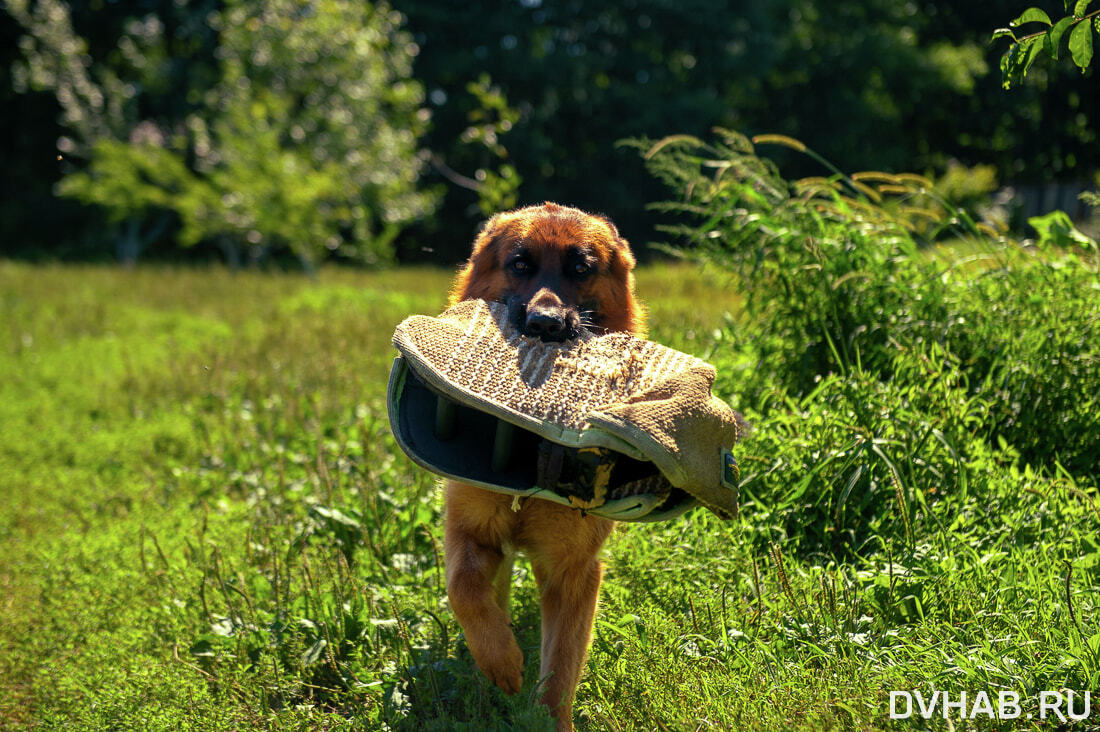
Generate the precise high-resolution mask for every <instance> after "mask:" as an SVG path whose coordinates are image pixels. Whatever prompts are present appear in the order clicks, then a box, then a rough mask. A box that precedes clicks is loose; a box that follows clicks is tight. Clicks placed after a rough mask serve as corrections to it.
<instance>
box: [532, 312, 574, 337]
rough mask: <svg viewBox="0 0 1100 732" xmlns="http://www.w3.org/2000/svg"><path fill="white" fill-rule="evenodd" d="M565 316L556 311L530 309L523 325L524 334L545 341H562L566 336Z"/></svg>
mask: <svg viewBox="0 0 1100 732" xmlns="http://www.w3.org/2000/svg"><path fill="white" fill-rule="evenodd" d="M566 330H567V329H566V324H565V316H564V315H563V314H562V313H561V312H559V311H556V310H550V309H545V308H540V309H530V310H528V311H527V319H526V320H525V321H524V323H523V334H524V335H528V336H531V337H532V338H541V339H542V340H544V341H562V340H565V334H566Z"/></svg>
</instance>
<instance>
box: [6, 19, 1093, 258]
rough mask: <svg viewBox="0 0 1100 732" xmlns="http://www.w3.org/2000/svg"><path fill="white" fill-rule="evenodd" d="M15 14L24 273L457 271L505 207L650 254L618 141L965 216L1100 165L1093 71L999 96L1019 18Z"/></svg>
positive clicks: (646, 218) (9, 209)
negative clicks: (378, 265) (597, 215)
mask: <svg viewBox="0 0 1100 732" xmlns="http://www.w3.org/2000/svg"><path fill="white" fill-rule="evenodd" d="M4 3H5V5H6V7H7V8H8V13H7V14H0V41H2V40H9V41H10V44H5V45H4V46H3V48H5V49H7V50H3V51H0V67H2V71H3V73H0V98H3V99H4V103H5V108H6V109H13V110H15V111H16V113H15V114H8V115H5V119H4V120H3V121H2V122H0V124H2V125H3V130H0V132H2V133H3V139H4V143H3V146H4V150H5V158H6V159H7V160H8V165H7V166H6V167H7V168H8V173H9V174H8V175H7V176H6V177H5V180H4V182H3V183H2V184H0V185H3V187H4V188H3V190H2V194H3V202H2V203H0V206H2V208H0V239H2V241H3V242H4V244H3V246H4V247H5V252H6V253H8V254H21V255H23V256H34V255H41V254H43V253H45V254H47V255H55V256H73V255H76V256H96V255H103V254H112V255H113V254H115V253H117V254H120V255H126V256H130V255H133V256H136V252H137V251H138V250H141V249H142V248H143V246H144V247H145V251H146V252H147V253H148V254H151V255H156V256H176V255H175V252H177V251H178V247H179V246H180V245H188V246H191V249H190V250H189V251H190V252H191V253H192V256H197V257H210V256H219V257H225V258H228V259H230V260H233V259H237V260H241V259H246V258H248V257H250V256H251V257H257V256H263V255H264V254H265V253H269V252H275V253H278V252H292V253H294V254H295V255H296V256H297V257H298V258H300V259H302V260H303V261H306V262H314V261H317V260H318V259H319V258H320V257H323V256H331V255H335V256H337V257H350V258H354V259H356V260H358V261H366V262H384V261H387V260H388V259H390V258H391V257H393V256H396V257H398V258H399V259H400V260H403V261H409V260H416V259H431V260H433V261H437V260H441V259H442V260H446V261H456V260H458V259H461V258H462V257H463V256H464V255H465V253H466V251H467V248H468V246H469V241H470V239H471V237H472V235H473V232H474V231H475V229H476V227H477V225H478V223H479V222H480V220H481V219H482V218H483V217H484V216H485V215H486V214H487V213H489V212H491V211H492V210H496V209H499V208H504V207H507V206H510V205H514V204H517V203H519V204H523V203H530V202H539V201H542V200H546V199H554V200H560V201H563V202H567V203H570V204H573V205H578V206H581V207H584V208H588V209H592V210H598V211H603V212H605V213H607V214H609V215H611V216H613V217H614V218H615V220H616V222H617V223H618V224H619V225H620V227H621V228H622V229H623V231H624V233H625V234H626V236H627V237H628V238H630V239H631V240H632V241H633V242H634V243H635V245H636V246H638V247H639V248H641V245H643V244H644V243H645V242H646V241H647V240H649V239H652V238H654V234H653V225H654V222H655V219H654V218H653V217H654V214H653V213H652V212H650V211H648V210H647V208H646V206H647V204H648V203H649V202H651V201H655V200H660V199H661V198H662V197H663V196H664V195H665V192H664V191H663V190H662V189H661V187H660V184H659V183H658V182H656V181H655V180H653V179H652V178H651V177H649V176H648V175H647V174H646V173H645V172H644V167H643V165H642V161H641V160H640V159H639V158H638V156H637V153H636V151H635V150H633V149H630V148H624V147H621V146H619V145H618V144H617V143H618V142H619V141H621V140H623V139H625V138H631V137H642V136H648V137H651V138H652V137H660V136H663V135H666V134H671V133H688V134H695V135H706V134H707V132H708V130H710V129H711V128H712V127H714V126H722V127H728V128H735V129H739V130H741V131H744V132H747V133H750V134H755V133H763V132H776V133H783V134H788V135H792V136H794V137H797V138H799V139H802V140H804V141H805V142H806V143H807V144H809V145H810V146H811V147H813V148H814V149H816V150H818V151H819V152H821V153H822V154H823V155H824V156H825V157H827V158H829V159H831V160H833V161H836V162H837V163H839V164H841V165H842V166H843V167H844V168H845V169H848V170H860V169H885V170H891V171H901V170H915V171H916V172H920V173H924V174H928V175H932V176H934V177H937V178H939V177H941V176H948V179H947V185H946V187H945V190H961V191H964V192H965V195H966V196H968V199H967V202H969V201H970V198H973V196H974V195H975V191H978V195H987V194H988V193H991V192H992V191H993V190H996V189H998V188H1002V187H1004V186H1008V185H1012V186H1014V187H1015V188H1016V190H1017V191H1018V192H1020V191H1022V192H1024V193H1025V194H1026V195H1025V199H1026V198H1027V197H1028V196H1030V198H1031V199H1036V197H1039V198H1041V197H1042V196H1044V195H1046V196H1047V198H1050V195H1049V193H1050V191H1051V190H1054V191H1056V192H1057V191H1059V190H1061V189H1060V188H1057V187H1055V184H1058V185H1060V186H1062V187H1064V189H1065V190H1066V191H1069V192H1070V193H1069V194H1067V195H1063V196H1061V199H1058V196H1057V195H1055V197H1054V199H1052V200H1053V202H1054V205H1051V206H1048V208H1051V207H1055V206H1056V205H1063V206H1064V205H1065V203H1064V201H1065V200H1068V201H1070V202H1073V201H1075V196H1076V191H1079V190H1081V189H1082V188H1084V187H1087V186H1089V185H1091V184H1093V182H1094V176H1095V174H1096V164H1095V161H1096V160H1100V141H1098V140H1097V136H1096V133H1095V120H1096V117H1097V114H1098V113H1100V109H1098V105H1100V95H1096V94H1094V93H1090V91H1089V90H1090V89H1092V87H1093V85H1094V80H1093V77H1092V74H1093V73H1094V70H1093V69H1091V68H1090V69H1087V70H1086V74H1085V77H1084V78H1082V75H1081V72H1080V70H1078V69H1077V68H1076V67H1075V66H1074V65H1073V64H1072V62H1071V61H1070V60H1069V59H1068V58H1063V59H1060V60H1051V61H1050V62H1049V63H1046V64H1043V65H1041V66H1039V65H1036V66H1035V67H1033V68H1032V70H1031V71H1030V73H1029V75H1028V78H1027V80H1026V82H1025V83H1023V84H1020V85H1018V86H1017V88H1014V89H1013V90H1011V91H1009V92H1005V91H1004V90H1003V89H1002V85H1001V78H1000V73H999V71H998V57H999V53H1000V52H1002V51H1003V48H1001V47H997V46H992V45H990V43H989V39H990V36H991V34H992V31H993V29H995V28H997V27H999V26H1003V25H1004V24H1005V21H1006V19H1011V18H1014V17H1016V16H1017V15H1018V14H1019V13H1020V11H1021V10H1022V9H1023V8H1022V7H1021V5H1020V4H1019V3H1018V2H1015V1H1012V2H1009V1H1008V0H998V1H997V2H991V3H979V4H970V5H959V4H957V3H948V2H945V1H943V0H935V1H928V2H916V1H914V2H903V3H897V2H889V1H888V0H868V1H867V2H859V3H855V2H832V3H824V2H821V1H820V0H782V1H781V2H768V3H763V2H759V3H737V4H734V3H724V2H704V1H703V0H682V1H680V2H675V3H673V2H668V0H626V2H623V3H619V4H614V5H607V4H594V3H583V2H581V1H580V0H560V1H556V2H551V1H549V0H516V1H513V2H506V3H500V2H493V3H490V2H484V1H482V0H472V1H471V2H468V3H465V4H464V5H463V7H462V10H461V12H458V11H456V9H455V6H454V5H453V3H447V2H442V0H395V1H394V9H395V10H390V9H388V8H385V7H384V6H382V5H378V6H375V8H374V9H372V8H371V7H370V6H366V5H363V4H361V3H356V4H354V5H353V4H351V3H343V2H336V1H335V0H331V1H325V0H317V1H315V2H303V1H301V0H278V1H277V2H272V3H260V2H258V0H256V1H254V2H243V1H242V0H234V1H232V2H227V3H222V2H214V1H213V0H196V1H195V2H191V3H178V2H168V1H167V0H147V1H146V2H143V3H141V4H140V5H134V4H113V3H96V2H93V3H91V4H90V5H88V4H84V3H79V4H72V5H71V6H70V5H69V4H66V3H62V2H61V0H37V1H35V0H4ZM119 5H126V7H119ZM66 9H67V12H68V15H69V17H71V24H72V25H71V28H72V32H71V39H70V40H67V41H62V40H61V39H60V38H58V37H56V36H57V34H59V33H61V32H62V30H59V29H63V27H64V24H63V23H58V22H54V20H51V19H56V18H59V17H61V14H62V13H63V12H64V11H66ZM1053 10H1059V11H1060V10H1061V7H1059V8H1052V11H1053ZM395 11H399V12H400V13H401V14H402V15H403V18H402V17H399V16H398V15H397V13H396V12H395ZM36 18H37V19H38V20H36ZM231 18H232V19H233V20H232V21H231V22H230V21H229V19H231ZM36 23H38V26H36V25H35V24H36ZM36 28H37V29H36ZM51 44H52V45H51ZM81 44H86V46H81ZM51 58H52V59H53V60H52V61H51V60H50V59H51ZM66 58H67V59H69V60H68V61H65V60H64V59H66ZM36 65H37V66H36ZM9 69H10V72H9V71H8V70H9ZM51 69H52V71H51ZM51 74H52V75H53V79H54V81H52V82H51V80H50V78H51V76H50V75H51ZM66 74H68V76H66ZM82 74H83V76H81V75H82ZM84 77H86V78H87V80H88V84H90V85H93V86H95V87H96V88H98V89H99V93H100V95H101V96H102V99H103V101H102V103H100V104H99V106H97V105H96V103H94V98H95V95H94V94H92V96H91V97H88V93H87V85H82V84H83V81H82V79H83V78H84ZM58 80H61V81H63V82H64V83H61V82H60V81H58ZM72 108H76V109H78V110H79V111H81V113H82V114H83V115H84V116H83V117H82V118H81V120H74V118H73V112H72ZM84 110H90V111H87V112H85V111H84ZM95 115H99V117H98V118H97V117H95ZM93 118H95V120H98V121H95V130H96V131H94V132H92V131H82V128H79V127H80V125H84V126H85V127H88V126H90V125H91V124H92V123H91V122H88V120H89V119H93ZM78 128H79V129H78ZM101 140H105V141H107V142H100V144H99V146H98V147H97V142H99V141H101ZM58 154H61V155H62V159H61V160H60V161H58V160H57V155H58ZM168 160H171V161H173V162H167V161H168ZM780 163H781V165H783V169H784V173H785V174H787V175H789V176H791V177H797V176H799V175H804V174H814V173H820V172H822V171H820V170H817V169H814V168H813V166H812V163H811V162H808V161H807V160H805V159H804V158H799V157H792V158H790V159H788V160H780ZM979 166H980V167H979ZM972 169H975V171H976V172H975V174H974V180H968V179H967V178H968V172H967V171H970V170H972ZM61 178H64V179H65V180H64V183H63V184H62V185H61V186H60V187H59V188H58V190H59V192H60V193H62V194H65V195H68V196H70V197H72V198H71V199H69V202H65V201H58V200H56V199H52V198H51V197H50V191H51V189H52V188H53V187H54V185H55V184H56V183H57V181H58V180H59V179H61ZM979 189H980V190H979ZM74 201H83V202H85V204H94V205H76V204H75V203H74ZM437 202H438V204H439V205H438V207H436V204H437ZM1023 205H1025V207H1026V206H1029V205H1033V204H1031V203H1028V201H1027V200H1024V201H1023ZM1034 205H1036V206H1037V205H1038V204H1034ZM1037 212H1038V210H1037V209H1036V210H1032V211H1029V212H1028V213H1037ZM1020 218H1021V220H1022V217H1020ZM107 231H110V232H111V233H110V235H105V232H107Z"/></svg>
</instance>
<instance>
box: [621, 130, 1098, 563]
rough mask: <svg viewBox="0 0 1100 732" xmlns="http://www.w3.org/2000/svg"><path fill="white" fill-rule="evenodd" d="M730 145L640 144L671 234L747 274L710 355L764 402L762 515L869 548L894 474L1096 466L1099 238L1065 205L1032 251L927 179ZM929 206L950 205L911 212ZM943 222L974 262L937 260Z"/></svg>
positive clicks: (735, 385)
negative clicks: (857, 522)
mask: <svg viewBox="0 0 1100 732" xmlns="http://www.w3.org/2000/svg"><path fill="white" fill-rule="evenodd" d="M719 137H720V139H719V141H718V142H716V143H713V144H707V143H704V142H702V141H700V140H698V139H695V138H691V137H685V136H677V137H672V138H666V139H664V140H661V141H659V142H657V143H648V142H638V143H635V145H636V146H638V147H639V148H641V149H643V150H644V153H645V157H646V160H647V162H648V164H649V166H650V168H651V170H652V171H653V172H654V174H656V175H657V176H658V177H660V178H661V179H662V180H664V181H665V182H666V183H668V184H670V185H671V186H672V187H673V188H674V189H675V190H677V192H679V193H680V194H681V199H680V200H678V201H675V202H671V203H666V204H662V205H661V206H660V208H661V209H662V210H664V211H666V212H668V213H671V214H674V215H676V216H678V217H679V219H678V220H679V223H678V224H677V225H674V226H669V227H667V231H669V232H670V233H674V234H676V235H678V236H679V237H680V246H679V249H678V250H677V251H680V252H681V253H686V254H688V255H689V256H693V257H696V258H700V259H704V260H706V261H708V262H711V263H713V264H717V265H719V266H721V267H725V268H728V269H733V270H734V271H736V272H737V274H738V276H739V277H740V280H741V282H743V286H744V289H745V298H746V299H745V304H746V310H747V314H748V316H749V318H748V324H747V325H744V324H743V325H740V326H734V325H732V324H727V326H726V327H727V330H732V331H733V332H730V333H728V336H727V337H726V338H725V341H726V342H727V343H729V344H732V349H731V350H726V351H718V352H717V353H715V354H714V356H715V358H716V359H717V360H718V361H719V362H720V364H722V365H724V366H725V369H723V368H722V366H721V365H720V368H719V370H720V371H722V370H726V371H728V372H729V373H730V374H732V377H731V378H732V381H725V382H722V384H721V386H722V388H728V389H729V390H730V392H731V393H733V394H737V395H739V397H740V399H741V402H740V403H741V406H742V407H743V408H746V409H747V410H748V411H750V413H753V412H755V413H756V414H753V415H752V416H755V417H756V418H757V421H758V423H760V425H759V433H758V434H760V435H761V436H760V437H756V438H754V439H755V440H758V441H759V442H758V443H757V444H758V447H757V448H756V449H757V451H758V452H757V454H760V455H765V456H769V457H770V458H774V462H773V463H769V467H768V468H766V469H765V470H764V471H763V472H761V473H758V474H755V477H754V481H756V483H757V484H758V485H759V490H761V491H763V492H762V494H761V496H762V497H761V496H758V498H760V501H761V504H762V505H766V506H769V509H768V511H770V510H771V508H770V507H771V506H776V505H782V506H787V507H788V509H790V510H791V511H792V512H793V513H791V514H790V515H789V516H788V518H787V519H783V520H781V521H779V523H778V524H777V525H776V527H777V528H779V529H781V530H782V531H783V532H784V533H787V534H789V531H790V528H791V525H790V524H789V519H792V520H793V518H794V517H795V516H797V520H798V533H799V534H801V535H802V536H803V538H806V539H811V540H812V543H813V544H814V545H817V546H830V545H835V543H836V537H837V536H838V535H839V533H843V532H847V535H846V538H845V543H852V544H855V545H858V544H859V543H860V541H861V539H860V535H861V532H864V531H870V532H872V533H874V532H875V531H878V530H880V529H881V526H880V524H881V522H882V521H884V520H885V518H884V517H885V516H886V513H884V512H885V511H886V507H887V506H888V505H889V504H890V503H891V500H892V498H891V497H892V496H893V491H892V490H891V489H890V488H889V486H888V484H889V483H890V482H891V481H893V480H900V482H901V484H902V485H908V486H911V487H912V491H913V494H912V496H911V497H910V498H911V499H912V500H919V497H920V496H926V495H929V494H930V492H932V491H941V490H944V489H958V488H960V487H961V486H964V485H965V481H966V477H965V471H962V472H960V468H959V467H958V461H960V460H961V461H963V462H966V461H968V460H973V459H976V457H977V456H979V455H987V454H989V453H990V451H991V450H1000V451H1002V452H1004V451H1008V453H1011V454H1014V455H1016V456H1017V457H1019V458H1021V459H1023V460H1024V461H1026V462H1028V463H1030V464H1034V465H1038V466H1043V467H1045V468H1046V469H1048V470H1050V471H1057V470H1060V469H1061V470H1067V471H1069V472H1070V473H1071V474H1073V475H1076V476H1078V477H1081V478H1087V477H1088V476H1089V475H1090V474H1091V471H1092V470H1093V468H1094V466H1095V465H1096V464H1097V462H1098V460H1100V427H1098V425H1097V423H1096V420H1095V416H1094V415H1095V412H1096V410H1097V399H1098V395H1100V318H1097V316H1096V309H1095V302H1097V298H1098V294H1100V279H1098V277H1097V268H1096V257H1095V244H1094V243H1093V242H1092V241H1091V240H1090V239H1088V238H1087V237H1085V236H1084V235H1083V234H1081V233H1080V232H1077V231H1076V230H1075V229H1072V226H1070V227H1069V228H1068V229H1067V228H1066V227H1065V226H1061V224H1064V223H1065V222H1064V221H1063V220H1062V218H1059V217H1058V216H1057V215H1052V216H1051V217H1047V218H1046V219H1043V220H1037V225H1038V226H1040V228H1041V230H1042V231H1043V232H1045V235H1044V236H1043V237H1042V238H1041V239H1040V243H1039V245H1038V246H1037V247H1035V248H1030V249H1025V248H1022V247H1021V246H1020V245H1018V244H1016V243H1013V242H1007V241H1004V240H1002V239H1000V238H997V237H995V236H994V235H993V232H992V231H991V230H989V229H988V228H987V227H984V226H983V225H980V224H975V223H974V222H973V221H972V220H971V219H970V217H969V216H968V215H967V214H965V213H964V212H960V211H956V210H951V209H950V208H948V207H947V205H946V203H944V202H942V201H937V200H936V199H934V198H933V196H934V194H933V192H932V189H931V185H930V184H929V183H928V181H926V180H925V179H923V178H921V177H920V176H915V175H904V174H903V175H892V174H887V173H877V172H875V173H870V172H868V173H862V174H855V175H851V176H847V175H844V174H842V173H840V172H839V171H837V170H836V169H835V168H831V166H829V167H830V168H831V170H832V171H833V175H832V176H831V177H828V178H808V179H803V180H799V181H793V182H791V181H787V180H785V179H783V178H782V176H781V175H780V174H779V172H778V171H777V169H776V167H775V166H774V165H773V164H772V163H771V162H770V161H768V160H766V159H764V158H761V157H759V156H757V155H756V152H755V145H754V141H755V143H756V144H763V143H777V144H781V145H784V146H786V147H789V148H794V149H796V150H800V151H803V152H805V153H806V154H808V155H810V156H813V157H815V158H816V155H815V154H814V153H813V152H812V151H810V150H806V149H805V147H804V146H802V144H801V143H799V142H798V141H797V140H792V139H790V138H785V137H781V136H774V135H766V136H760V137H757V138H755V140H754V141H750V140H748V139H747V138H745V137H743V136H741V135H739V134H737V133H734V132H729V131H720V136H719ZM818 159H819V160H820V158H818ZM821 162H822V163H823V164H825V165H828V163H827V162H825V161H823V160H822V161H821ZM928 200H933V201H936V203H937V205H939V206H940V207H941V208H942V209H943V210H946V211H949V212H950V213H949V215H946V216H940V215H938V214H936V213H935V212H934V211H932V210H931V209H930V208H928V207H918V206H916V205H914V204H915V203H917V202H920V201H928ZM1061 216H1062V217H1063V218H1064V214H1061ZM1044 226H1045V228H1042V227H1044ZM1070 231H1072V232H1073V233H1072V235H1071V234H1070V233H1069V232H1070ZM945 233H949V234H951V235H952V236H953V237H955V238H957V237H959V236H960V235H961V236H963V237H965V238H966V239H967V240H968V242H969V245H970V249H971V250H972V251H977V252H979V254H977V255H975V256H970V257H968V258H967V259H959V260H957V261H952V258H951V257H949V256H948V257H945V256H942V255H933V254H932V253H931V252H929V251H926V245H927V244H930V243H932V242H934V241H936V240H937V238H939V237H941V236H942V235H943V234H945ZM734 350H736V351H740V353H734V352H733V351H734ZM746 353H747V354H749V355H748V356H746ZM747 359H748V360H750V361H751V363H752V364H753V365H751V366H748V365H747V364H746V360H747ZM876 405H878V406H877V407H876ZM891 405H893V406H891ZM876 409H879V411H876ZM790 420H794V422H791V421H790ZM796 423H797V424H796ZM810 424H814V425H817V427H816V428H815V429H813V430H809V429H808V425H810ZM877 440H885V441H886V442H885V443H883V442H876V441H877ZM791 442H793V443H795V444H796V445H797V448H796V449H791V446H790V445H787V448H786V449H784V444H785V443H791ZM885 444H889V445H890V446H892V449H893V450H895V452H894V453H888V452H886V450H885V448H884V447H883V445H885ZM876 447H877V449H876ZM949 454H950V455H951V457H950V459H949V458H948V457H947V455H949ZM1006 454H1007V453H1006ZM887 455H893V457H890V458H889V459H888V458H887ZM891 462H893V465H892V466H891ZM898 465H906V466H910V467H912V466H919V469H917V468H913V470H914V471H915V472H912V473H911V474H909V473H907V470H908V468H907V469H898V468H897V466H898ZM773 478H777V479H774V480H773ZM753 485H754V482H753V481H748V485H747V488H748V489H750V490H751V489H752V487H753ZM811 486H813V487H814V489H813V490H809V489H810V488H811ZM805 496H812V497H813V498H812V500H811V501H809V502H808V503H807V502H805V500H804V499H805ZM857 499H858V500H857ZM842 508H843V509H844V511H847V512H848V515H851V514H852V513H855V514H860V513H863V514H864V521H863V524H862V526H861V527H859V528H855V529H853V527H852V526H849V525H846V524H844V522H843V521H842V519H843V518H844V513H843V511H842V510H841V509H842ZM796 509H797V510H796ZM807 509H812V510H811V512H810V513H809V514H807V513H806V510H807Z"/></svg>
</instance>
